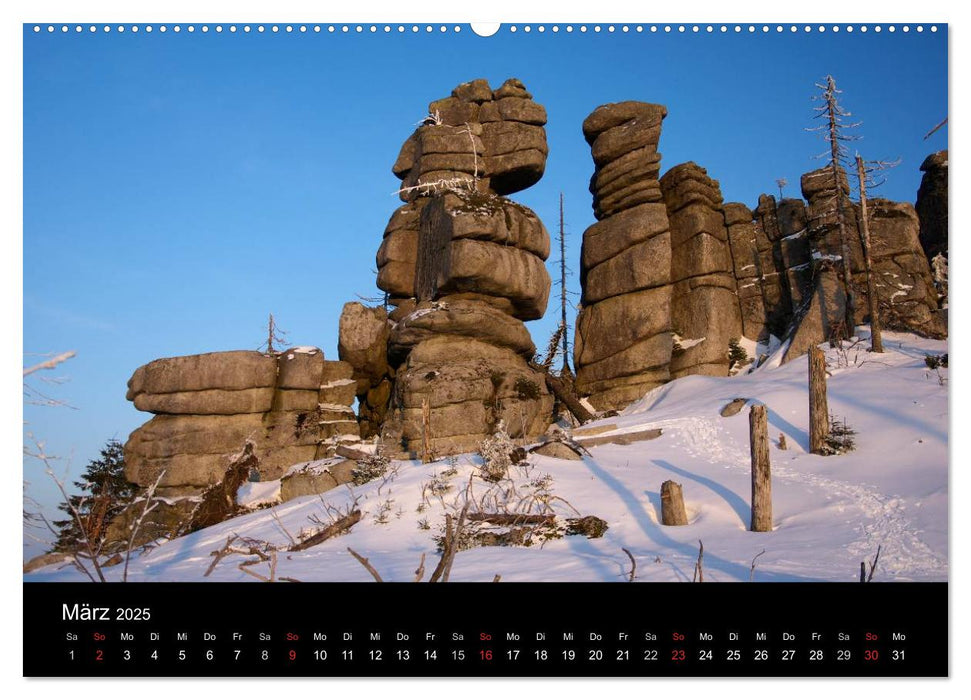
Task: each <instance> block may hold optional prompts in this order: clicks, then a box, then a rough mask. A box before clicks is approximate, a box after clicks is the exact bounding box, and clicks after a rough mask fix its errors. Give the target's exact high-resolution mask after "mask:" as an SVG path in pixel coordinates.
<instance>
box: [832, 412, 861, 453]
mask: <svg viewBox="0 0 971 700" xmlns="http://www.w3.org/2000/svg"><path fill="white" fill-rule="evenodd" d="M854 435H856V431H855V430H853V428H851V427H850V426H848V425H847V424H846V419H845V418H844V419H843V420H842V421H841V420H839V419H838V418H836V417H834V416H832V415H831V416H830V417H829V435H827V436H826V454H830V455H842V454H846V453H847V452H852V451H853V450H854V449H856V441H855V440H854V438H853V436H854Z"/></svg>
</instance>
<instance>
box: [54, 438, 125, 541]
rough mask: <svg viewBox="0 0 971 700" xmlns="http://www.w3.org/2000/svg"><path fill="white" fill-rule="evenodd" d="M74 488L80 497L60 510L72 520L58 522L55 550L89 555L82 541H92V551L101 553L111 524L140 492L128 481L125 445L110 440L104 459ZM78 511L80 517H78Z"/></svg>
mask: <svg viewBox="0 0 971 700" xmlns="http://www.w3.org/2000/svg"><path fill="white" fill-rule="evenodd" d="M74 486H75V488H77V489H79V490H80V493H78V494H75V495H73V496H70V505H69V504H68V503H66V502H64V503H61V504H60V505H59V506H58V509H59V510H61V511H63V512H64V513H66V514H67V516H68V517H67V519H66V520H55V521H54V527H56V528H57V530H58V537H57V542H55V543H54V548H53V549H54V551H56V552H76V551H78V550H79V549H80V550H83V551H86V550H87V548H86V547H85V546H84V544H83V543H82V540H83V538H84V537H89V538H90V539H91V545H92V547H91V550H92V551H98V550H100V549H101V546H102V544H103V542H104V537H105V531H106V529H107V526H108V523H109V522H110V521H111V519H112V518H114V517H115V516H116V515H118V513H120V512H121V511H122V510H123V509H124V508H125V507H126V506H127V505H128V504H130V503H131V501H132V499H133V498H134V496H135V492H136V490H137V486H136V485H135V484H132V483H129V482H128V481H127V480H126V479H125V455H124V451H123V447H122V444H121V443H120V442H118V441H117V440H115V439H111V440H109V441H108V442H107V443H106V444H105V446H104V448H102V450H101V457H100V459H95V460H92V461H91V462H89V463H88V466H87V467H85V470H84V474H83V475H82V478H81V480H80V481H75V482H74ZM72 506H73V508H72ZM74 511H77V514H78V516H80V517H75V515H74ZM79 520H80V522H79Z"/></svg>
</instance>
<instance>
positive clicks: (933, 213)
mask: <svg viewBox="0 0 971 700" xmlns="http://www.w3.org/2000/svg"><path fill="white" fill-rule="evenodd" d="M920 169H921V171H922V172H923V173H924V177H922V178H921V181H920V189H919V190H918V191H917V206H916V209H917V216H918V217H919V218H920V244H921V246H923V248H924V254H925V255H926V256H927V259H928V260H933V259H934V257H935V256H936V255H937V254H938V253H942V254H943V255H944V257H945V258H946V257H947V249H948V247H947V149H945V150H943V151H938V152H937V153H932V154H930V155H929V156H927V158H925V159H924V162H923V163H922V164H921V166H920Z"/></svg>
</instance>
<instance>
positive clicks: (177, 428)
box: [125, 347, 358, 496]
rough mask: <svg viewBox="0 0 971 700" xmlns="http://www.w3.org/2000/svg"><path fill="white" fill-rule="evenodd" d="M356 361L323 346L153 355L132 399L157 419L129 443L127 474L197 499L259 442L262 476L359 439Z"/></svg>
mask: <svg viewBox="0 0 971 700" xmlns="http://www.w3.org/2000/svg"><path fill="white" fill-rule="evenodd" d="M353 372H354V370H353V367H352V366H351V365H350V364H348V363H346V362H328V361H326V360H325V359H324V356H323V353H322V352H321V351H320V350H319V349H317V348H309V347H300V348H292V349H290V350H286V351H284V352H281V353H279V354H264V353H259V352H251V351H234V352H218V353H208V354H205V355H190V356H187V357H173V358H166V359H161V360H155V361H154V362H150V363H149V364H147V365H144V366H143V367H139V368H138V369H137V370H135V373H134V374H133V375H132V378H131V379H130V380H129V382H128V399H129V400H131V401H133V402H134V403H135V406H136V408H139V409H141V410H145V411H149V412H151V413H155V414H156V415H155V417H154V418H152V419H151V420H150V421H148V422H147V423H145V424H144V425H142V426H141V427H139V428H138V429H136V430H135V431H134V432H133V433H132V434H131V436H130V437H129V439H128V442H127V443H126V444H125V465H126V466H125V476H126V478H127V479H128V480H129V481H131V482H133V483H136V484H138V485H140V486H148V485H151V484H152V483H154V482H155V480H156V478H157V477H158V476H159V474H161V473H162V472H163V471H164V475H163V476H162V479H161V481H160V482H159V486H160V489H159V493H160V494H161V495H168V496H191V495H195V494H198V493H199V492H200V491H201V489H204V488H205V487H207V486H209V485H211V484H214V483H217V482H219V481H220V480H221V479H222V477H223V475H224V474H225V472H226V468H227V466H228V465H229V462H230V457H231V455H233V454H234V453H237V452H238V451H239V450H241V449H242V448H243V446H244V445H245V443H246V442H247V441H251V442H252V443H254V447H255V454H256V457H257V458H258V460H259V476H260V478H261V479H263V480H271V479H276V478H279V477H280V476H281V475H282V474H283V473H284V472H285V471H286V469H287V468H289V467H290V465H292V464H295V463H297V462H306V461H309V460H312V459H315V458H318V457H323V456H327V455H328V454H333V452H334V449H335V448H336V446H337V445H338V444H340V443H341V442H345V441H356V440H357V439H358V424H357V420H356V419H355V417H354V413H353V409H352V408H351V406H352V404H353V402H354V396H355V393H356V386H357V383H356V382H355V380H354V379H353Z"/></svg>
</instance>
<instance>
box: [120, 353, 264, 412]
mask: <svg viewBox="0 0 971 700" xmlns="http://www.w3.org/2000/svg"><path fill="white" fill-rule="evenodd" d="M276 374H277V363H276V359H275V358H274V357H270V356H267V355H263V354H262V353H259V352H251V351H234V352H214V353H207V354H205V355H189V356H187V357H170V358H165V359H161V360H154V361H153V362H150V363H148V364H147V365H144V366H142V367H139V368H138V369H137V370H135V373H134V374H133V375H132V377H131V379H129V380H128V394H127V396H126V398H128V400H129V401H134V403H135V407H136V408H137V409H138V410H140V411H149V412H151V413H191V414H216V415H234V414H238V413H263V412H265V411H268V410H269V409H270V405H271V403H272V402H273V389H274V386H275V383H276Z"/></svg>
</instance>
